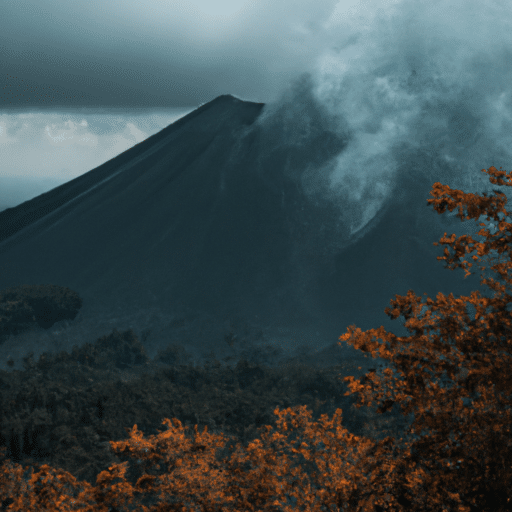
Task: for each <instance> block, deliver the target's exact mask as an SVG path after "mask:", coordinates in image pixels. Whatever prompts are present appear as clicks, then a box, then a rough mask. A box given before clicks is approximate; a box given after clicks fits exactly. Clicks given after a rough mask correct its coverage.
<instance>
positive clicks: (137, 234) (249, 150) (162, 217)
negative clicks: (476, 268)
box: [0, 95, 478, 351]
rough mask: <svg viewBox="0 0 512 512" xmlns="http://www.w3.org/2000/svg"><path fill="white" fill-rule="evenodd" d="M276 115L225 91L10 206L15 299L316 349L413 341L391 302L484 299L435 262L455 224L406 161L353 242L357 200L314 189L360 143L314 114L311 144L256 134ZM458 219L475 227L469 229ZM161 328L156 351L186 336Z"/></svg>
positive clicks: (6, 269) (0, 251) (6, 280)
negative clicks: (195, 321)
mask: <svg viewBox="0 0 512 512" xmlns="http://www.w3.org/2000/svg"><path fill="white" fill-rule="evenodd" d="M262 108H263V104H256V103H250V102H245V101H241V100H238V99H236V98H234V97H232V96H229V95H227V96H220V97H218V98H216V99H215V100H213V101H211V102H210V103H207V104H205V105H203V106H201V107H200V108H198V109H197V110H195V111H194V112H192V113H190V114H189V115H187V116H185V117H183V118H182V119H180V120H179V121H177V122H176V123H174V124H172V125H170V126H169V127H167V128H165V129H164V130H162V131H161V132H159V133H158V134H155V135H153V136H152V137H150V138H149V139H147V140H146V141H144V142H142V143H140V144H137V145H136V146H134V147H133V148H131V149H129V150H127V151H125V152H124V153H122V154H121V155H119V156H117V157H116V158H114V159H112V160H110V161H109V162H106V163H105V164H103V165H102V166H100V167H98V168H96V169H94V170H92V171H90V172H88V173H86V174H84V175H82V176H80V177H78V178H76V179H74V180H72V181H70V182H69V183H66V184H64V185H61V186H60V187H57V188H56V189H54V190H51V191H49V192H47V193H46V194H42V195H41V196H39V197H37V198H35V199H33V200H31V201H28V202H26V203H23V204H22V205H20V206H18V207H16V208H13V209H9V210H7V211H5V212H2V213H1V214H0V233H3V236H4V237H5V236H7V235H8V234H9V233H13V234H12V236H9V237H8V238H5V239H4V240H3V242H1V243H0V269H1V271H0V289H3V288H6V287H10V286H17V285H20V284H46V283H49V284H55V285H60V286H66V287H68V288H70V289H71V290H74V291H76V292H77V293H78V294H79V295H80V297H81V298H82V299H83V308H82V310H81V312H80V313H79V316H78V317H77V321H79V320H83V321H87V322H89V323H94V322H99V321H100V320H102V321H108V325H109V326H111V328H114V327H116V328H118V329H126V328H128V327H133V328H134V329H135V331H136V332H137V331H138V330H141V329H142V327H141V326H140V325H138V324H136V323H135V320H134V321H133V322H130V323H131V324H133V325H126V323H127V321H126V318H125V317H124V318H121V317H122V315H123V314H124V315H125V316H126V315H135V314H138V315H142V316H144V311H147V312H148V313H147V314H146V315H145V316H146V317H147V318H149V311H150V310H151V311H155V309H156V310H159V311H160V312H161V313H162V314H164V315H165V314H170V315H175V316H176V317H179V315H182V314H184V312H185V311H193V312H197V314H198V315H199V314H200V312H206V313H207V314H209V315H213V317H214V318H216V319H218V322H219V323H222V322H224V321H226V320H229V319H233V318H243V319H246V320H247V321H248V322H251V323H254V324H258V325H261V326H263V327H265V328H268V327H272V328H275V329H277V328H280V327H286V328H289V329H291V330H292V332H293V333H300V332H302V331H304V332H306V331H307V330H308V329H311V330H312V331H318V332H319V333H320V334H321V336H320V337H315V338H314V339H312V338H311V337H309V335H307V336H306V337H305V338H304V340H303V342H305V343H306V344H309V347H310V349H311V350H314V349H318V348H321V347H322V346H325V345H332V344H333V343H336V342H337V337H338V336H340V335H341V334H343V333H344V332H345V330H346V327H347V326H348V325H351V324H353V323H356V324H357V325H358V326H359V327H361V328H362V329H368V328H371V327H379V326H380V325H384V326H385V327H386V328H387V329H389V330H392V331H393V332H395V333H400V332H399V331H400V329H401V328H400V324H399V322H398V321H395V322H392V321H391V320H390V319H389V318H388V317H387V316H386V315H385V313H384V308H385V307H386V306H388V305H389V300H390V299H391V298H394V295H395V294H405V293H406V292H407V290H408V289H409V288H412V289H414V291H415V292H416V293H417V294H422V293H423V292H427V293H429V295H431V296H435V294H436V293H437V292H438V291H443V292H445V293H449V292H451V291H453V292H454V293H463V292H464V293H466V294H467V293H469V292H470V291H471V290H473V289H477V287H478V279H477V278H476V277H474V276H471V277H470V278H468V279H466V280H464V279H463V272H458V273H456V272H451V271H448V270H445V269H443V264H442V263H441V262H438V261H436V259H435V255H436V254H437V255H440V254H442V249H441V248H437V249H435V248H434V247H433V246H432V245H431V244H432V242H433V241H437V240H438V239H439V237H440V236H441V235H442V231H441V229H440V228H441V227H442V226H443V224H441V223H440V221H439V219H438V217H439V216H438V215H437V214H436V213H435V212H432V211H430V212H428V213H429V215H426V213H427V212H426V199H427V198H428V197H429V196H428V191H429V189H430V187H431V185H432V184H431V183H428V182H427V181H426V180H425V179H423V180H422V179H419V178H418V177H417V176H412V175H408V171H407V169H406V166H405V165H404V168H403V169H401V170H400V173H399V174H398V176H397V180H396V190H395V193H394V194H392V196H390V198H389V199H388V200H387V201H386V202H385V203H384V205H383V206H382V208H381V209H380V211H379V212H378V214H377V215H376V216H375V217H374V218H373V220H372V221H371V222H370V223H368V224H367V226H366V227H365V228H364V229H363V230H361V231H360V232H359V233H358V234H357V236H353V235H351V234H350V232H349V230H348V228H347V227H346V225H345V224H344V223H343V216H342V214H341V213H340V212H343V199H340V200H339V201H338V202H337V203H336V202H331V201H326V200H322V195H321V190H322V185H319V188H318V190H319V192H318V194H317V195H316V196H315V195H314V194H313V195H306V194H305V193H304V191H303V188H302V186H301V183H302V181H301V179H302V176H303V175H304V173H305V172H306V170H308V169H310V168H311V166H313V167H316V166H321V165H322V164H324V163H325V162H327V161H328V160H329V159H330V158H332V157H333V156H334V155H336V154H337V153H339V152H340V151H343V148H344V147H345V145H346V144H347V142H348V141H349V140H350V135H349V134H347V135H346V136H340V135H336V134H335V133H333V131H332V130H329V129H328V127H326V126H324V125H323V124H322V123H323V121H322V119H321V116H320V117H318V116H317V117H316V118H315V115H316V114H315V112H313V113H312V114H311V116H310V119H312V120H313V121H311V122H312V123H313V127H314V130H313V131H312V133H313V135H311V136H310V137H309V139H308V140H305V141H304V142H303V143H302V144H297V143H295V145H293V142H294V139H295V136H294V135H293V133H292V134H290V133H287V132H286V130H284V129H282V130H281V131H282V133H283V140H282V142H281V143H280V139H279V138H278V135H275V133H278V134H279V133H281V132H279V131H277V132H270V131H265V130H264V129H263V128H261V126H256V125H254V126H250V125H251V124H252V123H253V122H254V121H255V120H256V119H257V117H258V116H259V115H260V112H261V110H262ZM313 114H315V115H313ZM304 115H305V118H306V116H307V115H309V114H308V113H307V112H306V113H305V114H304ZM276 130H280V128H279V127H278V128H276ZM286 137H288V138H286ZM269 148H274V149H269ZM450 222H451V223H450ZM450 222H449V223H448V225H451V226H457V225H459V230H460V223H459V221H458V220H457V219H455V220H454V221H453V220H452V221H450ZM22 226H25V227H22ZM449 232H450V233H451V232H452V231H449ZM159 322H160V323H159ZM151 327H152V334H151V336H150V338H149V342H151V344H152V346H160V345H165V344H166V343H168V342H169V340H170V339H171V338H173V336H174V335H173V332H174V331H173V329H174V328H173V327H172V326H170V325H168V324H165V323H164V322H163V321H162V320H158V319H155V320H154V321H152V323H151ZM66 328H67V329H68V328H69V329H70V330H72V329H73V325H68V326H66ZM139 328H140V329H139ZM214 330H215V328H214V325H213V323H212V325H211V331H212V334H211V338H210V339H208V337H209V336H210V335H209V334H208V333H204V332H203V331H201V332H202V334H201V335H199V333H198V334H197V336H201V338H202V339H201V341H199V340H196V341H197V343H201V344H203V346H208V347H209V348H210V349H213V350H214V351H215V350H217V348H218V347H217V345H218V344H219V343H221V341H218V340H217V339H216V338H215V336H214V335H213V332H214ZM402 332H403V330H402ZM103 334H107V333H103ZM137 334H140V333H138V332H137ZM82 341H83V342H85V341H93V340H90V339H83V340H82ZM181 341H183V340H181ZM196 341H194V340H188V341H187V342H186V343H194V342H196Z"/></svg>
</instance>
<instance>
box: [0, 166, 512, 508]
mask: <svg viewBox="0 0 512 512" xmlns="http://www.w3.org/2000/svg"><path fill="white" fill-rule="evenodd" d="M482 172H488V174H490V175H491V177H490V178H489V179H490V181H491V183H494V184H496V183H498V184H499V185H507V186H512V173H510V174H508V175H506V178H507V182H505V181H504V180H503V178H502V177H503V176H505V174H506V173H505V171H497V169H496V168H495V167H491V168H490V169H489V170H488V171H486V170H485V169H482ZM430 194H431V195H432V196H433V199H429V200H428V203H430V204H432V205H433V206H434V208H435V210H437V212H438V213H443V212H444V211H445V210H446V208H448V209H449V210H450V211H452V210H453V209H454V208H455V207H457V206H458V207H459V214H458V216H459V217H460V218H461V220H464V219H470V218H476V219H478V218H479V217H480V215H482V214H483V213H486V214H487V215H488V217H487V218H488V220H489V219H490V217H492V218H493V219H494V220H495V222H496V223H497V225H498V227H499V232H498V233H496V234H494V235H491V234H490V233H489V231H488V230H487V229H485V228H484V229H482V230H480V231H479V233H478V234H479V235H482V236H485V237H486V241H485V242H483V243H477V242H475V241H474V240H473V239H472V238H471V237H470V236H468V235H464V236H461V237H459V238H458V239H457V240H455V235H452V236H451V237H447V236H446V233H445V234H444V237H443V238H441V240H440V243H441V244H445V245H450V246H451V247H452V248H453V249H454V250H455V254H454V256H452V257H449V256H450V253H449V251H448V249H447V248H445V250H444V254H445V256H444V257H438V259H440V260H443V259H444V260H447V261H448V262H449V263H450V265H448V268H451V269H453V268H456V267H462V268H464V269H465V270H466V276H467V275H469V274H470V272H469V271H468V267H469V268H470V267H471V266H472V263H471V262H467V261H466V260H463V261H462V262H461V261H460V257H463V256H464V255H465V254H466V253H471V252H474V251H476V252H477V255H478V256H477V255H473V256H472V259H473V260H474V261H476V260H478V258H479V257H480V258H481V257H482V256H485V255H488V254H489V251H490V250H493V249H496V250H497V251H498V253H499V254H500V256H501V255H502V254H503V253H504V252H505V251H509V260H510V261H508V262H500V263H497V264H496V265H493V266H492V267H491V268H492V269H493V270H494V271H495V272H498V273H499V274H500V276H501V278H502V279H503V280H505V281H507V282H509V283H510V282H511V281H510V280H509V279H508V278H507V277H508V271H507V269H508V268H509V267H510V266H512V254H511V253H510V251H512V244H511V243H510V241H511V238H510V237H511V236H512V224H509V223H507V222H505V221H504V220H503V219H500V218H499V217H498V213H499V212H503V213H505V215H507V213H508V212H507V211H506V210H505V208H504V205H505V204H506V202H507V199H506V197H505V196H504V194H502V193H501V192H498V193H497V195H494V196H491V197H487V196H486V194H484V197H481V196H478V195H476V194H464V193H463V192H462V191H460V190H452V189H450V188H449V187H447V186H443V185H441V184H440V183H434V185H433V190H432V191H431V192H430ZM463 206H465V207H466V208H467V211H468V216H467V217H464V214H463ZM480 225H484V224H480ZM507 232H508V234H507ZM436 245H437V244H436ZM483 269H485V267H482V270H483ZM482 283H483V284H487V285H488V286H489V287H490V288H492V289H493V290H495V292H496V293H495V294H494V296H493V298H487V297H482V296H480V293H479V292H473V293H472V294H471V296H470V297H464V296H462V297H460V298H458V299H457V298H455V297H454V296H453V294H450V295H449V296H445V295H443V294H442V293H439V294H438V295H437V301H434V300H432V299H430V298H427V299H426V302H425V303H423V304H422V303H421V297H417V296H415V295H414V293H413V291H412V290H409V292H408V293H407V295H406V296H398V295H396V300H391V301H390V303H391V305H392V306H393V307H392V308H389V307H388V308H386V310H385V311H386V313H387V314H388V316H390V317H391V318H395V319H396V318H398V317H399V316H400V315H403V316H404V318H405V319H406V322H405V326H406V328H407V329H408V331H409V332H410V333H413V334H412V335H411V336H409V337H397V336H395V335H394V334H391V333H387V332H386V331H385V330H384V328H383V327H380V328H379V329H370V330H369V331H367V332H361V330H360V329H358V328H356V327H355V326H350V327H349V328H348V329H347V331H348V332H347V333H346V334H344V335H343V336H341V337H340V340H341V341H346V342H348V343H350V344H351V345H353V346H354V347H355V348H356V349H359V350H362V351H363V352H368V353H371V354H372V356H373V357H381V358H383V359H388V360H389V361H390V362H391V363H392V365H393V366H394V369H395V373H394V372H393V370H392V369H391V368H386V369H384V370H382V371H381V372H380V374H379V375H377V372H376V371H369V372H368V374H367V375H365V376H364V377H363V378H362V379H360V380H355V379H354V378H353V377H346V378H345V380H346V381H347V382H348V383H349V389H350V391H349V392H347V393H346V395H349V394H351V393H358V394H359V399H360V401H359V404H358V406H359V407H360V406H362V405H365V406H371V405H372V404H373V403H374V402H376V403H378V404H379V407H378V409H377V410H378V411H379V412H384V411H386V410H388V409H390V408H391V407H393V405H394V404H395V403H397V404H400V407H401V409H402V412H403V414H409V413H413V414H414V418H415V419H414V422H413V424H412V425H411V427H410V428H409V431H408V432H407V433H408V434H409V435H408V436H406V437H405V438H401V439H394V438H392V437H386V438H385V439H383V440H382V441H379V442H376V441H373V440H371V439H365V438H361V437H356V436H354V435H352V434H350V433H349V432H348V431H347V430H346V429H344V428H343V427H342V411H341V409H337V411H336V413H335V414H334V416H333V418H332V419H330V420H329V419H328V417H327V416H326V415H323V416H322V417H321V419H320V421H319V422H318V423H311V422H310V421H309V418H310V417H311V413H310V412H309V411H307V410H306V408H305V407H304V406H303V407H296V408H289V409H286V410H284V411H279V409H278V408H276V409H275V411H274V413H275V414H276V415H277V416H278V418H279V420H278V422H277V425H278V430H277V431H275V432H272V428H271V427H269V426H267V427H263V428H262V429H261V431H262V432H261V439H256V440H254V441H253V442H252V443H249V445H248V446H247V447H246V448H243V447H242V446H241V445H240V443H237V444H236V447H234V448H233V445H232V444H231V445H230V447H229V449H226V448H225V446H226V441H227V439H226V437H225V436H223V435H212V434H208V432H207V429H206V427H205V429H204V431H203V432H202V433H201V432H198V429H197V425H196V426H195V432H194V435H193V436H189V435H186V432H185V431H184V430H183V428H182V426H181V423H180V422H179V421H178V420H176V419H174V422H175V424H173V422H171V421H170V420H168V419H166V420H164V422H163V423H164V424H166V425H167V427H168V428H167V430H166V431H163V432H160V433H159V434H158V435H157V436H150V437H149V438H147V439H144V437H143V433H142V432H140V431H138V430H137V425H135V426H134V427H133V429H132V430H131V431H130V439H128V440H126V441H121V442H113V441H111V446H112V448H113V449H114V450H116V451H120V452H124V453H128V454H130V455H131V456H133V457H136V458H138V459H140V460H142V461H143V465H144V474H143V476H142V477H140V478H139V479H138V480H137V482H136V483H135V485H132V484H131V483H130V482H128V481H127V480H126V478H125V474H126V469H127V463H126V462H124V463H122V464H114V465H113V466H111V467H110V468H109V469H108V470H107V471H103V472H101V473H100V474H99V475H98V477H97V480H96V486H94V487H93V486H91V485H89V484H88V483H87V482H77V481H76V479H75V478H74V477H73V476H72V475H70V474H69V473H65V472H61V471H58V470H54V469H52V468H50V467H49V466H47V465H43V466H41V467H40V468H39V471H38V472H36V473H34V474H32V476H31V478H30V481H29V484H28V485H27V484H26V483H25V482H24V478H23V474H24V470H23V469H22V468H21V467H19V466H18V467H15V466H13V465H10V464H6V465H4V467H3V473H2V474H0V499H4V498H5V495H10V496H12V497H13V499H14V502H13V503H12V504H11V505H10V506H9V508H8V509H7V510H13V511H14V510H20V511H21V510H23V511H25V512H30V511H41V510H59V511H60V510H62V511H72V510H84V511H98V512H113V511H121V510H142V511H150V510H151V511H154V512H157V511H160V512H163V511H164V510H165V511H172V510H174V511H189V510H190V511H192V510H194V511H195V510H201V511H204V512H207V511H208V512H210V511H211V512H214V511H218V512H220V511H232V510H236V511H280V510H283V511H292V510H293V511H297V510H307V511H327V510H341V511H350V512H352V511H354V512H356V511H357V512H370V511H381V510H393V511H406V510H407V511H420V510H421V511H447V512H448V511H458V512H465V511H467V512H469V511H476V510H478V511H486V510H489V511H491V510H493V511H505V510H511V508H512V503H511V501H512V496H511V491H510V488H509V487H510V483H511V482H512V442H511V433H510V425H511V424H512V422H511V415H512V411H511V408H510V405H511V401H512V397H511V395H512V393H511V389H512V377H510V374H509V372H508V371H507V370H508V369H509V367H510V362H511V359H510V356H511V348H512V346H511V343H512V335H511V314H510V312H509V311H507V309H506V306H507V304H508V303H509V302H510V299H511V298H512V296H511V295H509V294H507V293H505V285H500V284H499V283H498V282H497V281H495V280H493V279H488V280H487V279H483V280H482ZM467 304H473V305H474V307H475V309H476V314H475V316H474V319H470V317H469V315H468V312H467ZM425 306H427V308H426V310H425V311H423V312H422V309H423V307H425ZM487 309H488V310H487ZM379 339H380V340H381V341H379ZM340 345H341V343H340ZM445 373H446V376H447V377H448V379H449V381H450V383H451V386H446V387H442V386H441V385H440V380H439V379H441V378H442V377H444V376H445ZM464 401H466V402H467V403H466V404H465V403H464ZM294 436H295V439H292V438H293V437H294ZM223 448H224V452H222V453H221V450H222V449H223ZM226 450H227V451H226ZM159 469H163V471H160V472H159V473H158V472H157V471H156V470H159ZM4 493H5V495H4ZM150 495H151V496H152V497H153V498H154V502H153V503H151V504H148V503H145V504H141V501H140V499H141V497H144V499H146V497H147V496H150ZM290 497H293V498H294V499H295V500H296V501H295V503H294V504H290ZM137 500H139V501H137ZM129 504H135V505H134V506H136V507H137V508H135V509H134V508H129Z"/></svg>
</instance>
